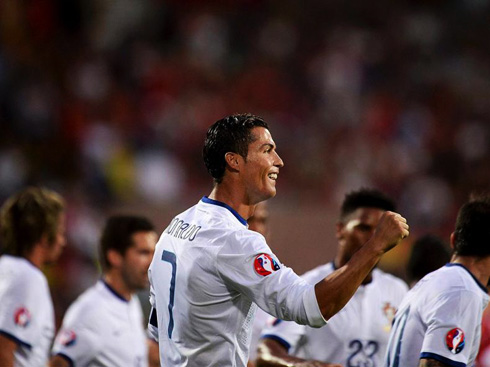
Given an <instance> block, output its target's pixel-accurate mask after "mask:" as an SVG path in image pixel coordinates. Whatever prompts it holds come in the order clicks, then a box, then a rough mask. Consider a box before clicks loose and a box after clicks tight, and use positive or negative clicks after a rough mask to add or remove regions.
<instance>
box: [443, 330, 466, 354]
mask: <svg viewBox="0 0 490 367" xmlns="http://www.w3.org/2000/svg"><path fill="white" fill-rule="evenodd" d="M464 345H465V337H464V332H463V330H461V329H460V328H454V329H451V330H449V331H448V332H447V334H446V346H447V349H449V351H450V352H451V353H453V354H458V353H459V352H461V351H462V350H463V349H464Z"/></svg>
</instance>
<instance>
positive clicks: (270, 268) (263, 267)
mask: <svg viewBox="0 0 490 367" xmlns="http://www.w3.org/2000/svg"><path fill="white" fill-rule="evenodd" d="M254 269H255V271H256V272H257V274H259V275H262V276H264V277H265V276H267V275H269V274H272V273H273V272H275V271H276V270H279V269H280V267H279V264H278V263H277V262H276V260H274V259H273V258H272V256H270V255H268V254H260V255H257V256H256V257H255V260H254Z"/></svg>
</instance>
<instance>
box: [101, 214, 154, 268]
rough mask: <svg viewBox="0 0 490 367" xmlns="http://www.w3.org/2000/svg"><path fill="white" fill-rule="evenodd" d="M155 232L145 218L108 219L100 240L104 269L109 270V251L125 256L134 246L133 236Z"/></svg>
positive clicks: (118, 216)
mask: <svg viewBox="0 0 490 367" xmlns="http://www.w3.org/2000/svg"><path fill="white" fill-rule="evenodd" d="M151 231H155V227H154V226H153V224H152V223H151V222H150V221H149V220H148V219H147V218H145V217H139V216H131V215H114V216H112V217H109V219H107V222H106V224H105V227H104V230H103V232H102V236H101V239H100V259H101V264H102V269H109V268H110V267H111V264H110V263H109V261H108V258H107V252H108V251H109V250H115V251H117V252H119V253H120V254H121V255H123V256H124V254H125V253H126V250H127V249H128V248H129V247H131V246H132V245H133V242H132V238H131V237H132V236H133V234H135V233H137V232H151Z"/></svg>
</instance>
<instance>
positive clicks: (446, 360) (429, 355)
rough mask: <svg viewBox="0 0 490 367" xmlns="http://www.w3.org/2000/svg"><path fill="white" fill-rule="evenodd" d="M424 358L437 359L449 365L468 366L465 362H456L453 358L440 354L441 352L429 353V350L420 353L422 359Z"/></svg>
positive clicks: (454, 366) (456, 366)
mask: <svg viewBox="0 0 490 367" xmlns="http://www.w3.org/2000/svg"><path fill="white" fill-rule="evenodd" d="M422 358H426V359H429V358H430V359H435V360H436V361H439V362H442V363H445V364H447V365H448V366H453V367H466V363H463V362H455V361H453V360H451V359H449V358H446V357H443V356H440V355H439V354H435V353H427V352H424V353H420V359H422Z"/></svg>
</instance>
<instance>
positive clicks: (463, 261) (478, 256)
mask: <svg viewBox="0 0 490 367" xmlns="http://www.w3.org/2000/svg"><path fill="white" fill-rule="evenodd" d="M489 238H490V197H480V198H474V199H472V200H470V201H469V202H467V203H466V204H464V205H463V206H462V207H461V209H460V210H459V213H458V217H457V219H456V226H455V230H454V232H453V233H452V234H451V236H450V243H451V246H452V247H453V256H452V258H451V262H450V263H449V264H447V265H446V266H443V267H442V268H440V269H438V270H436V271H434V272H432V273H430V274H428V275H426V276H425V277H424V278H422V280H420V281H419V282H418V283H417V284H416V285H415V287H413V288H412V289H411V290H410V291H409V292H408V294H407V295H406V296H405V298H404V299H403V301H402V303H401V305H400V307H399V309H398V311H397V313H396V317H395V322H394V324H393V329H392V330H391V335H390V343H389V346H388V351H387V355H386V362H385V366H388V367H417V366H418V367H428V366H439V367H440V366H452V367H464V366H473V362H474V361H475V357H476V355H477V353H478V347H479V344H480V336H481V321H482V313H483V310H484V308H485V307H486V305H487V304H488V301H489V296H488V294H487V289H486V288H485V286H486V285H487V284H488V281H489V279H490V245H489V243H488V241H489Z"/></svg>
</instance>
